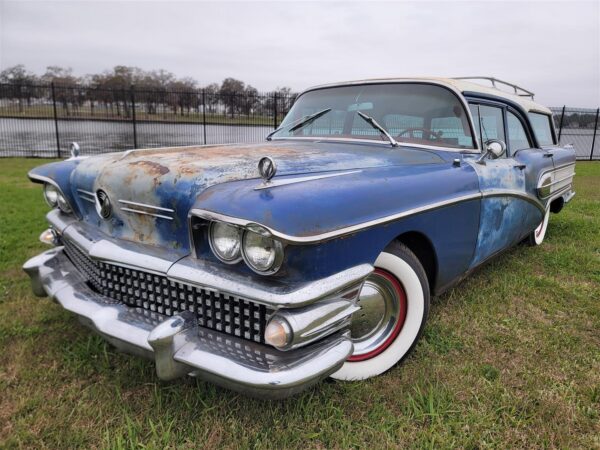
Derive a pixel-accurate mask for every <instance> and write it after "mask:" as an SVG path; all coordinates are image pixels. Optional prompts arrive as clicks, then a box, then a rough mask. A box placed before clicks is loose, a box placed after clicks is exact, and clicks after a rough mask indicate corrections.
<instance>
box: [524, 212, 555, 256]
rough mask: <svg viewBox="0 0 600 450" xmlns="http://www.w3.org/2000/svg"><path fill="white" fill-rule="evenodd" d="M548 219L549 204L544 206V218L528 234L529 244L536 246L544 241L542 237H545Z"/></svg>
mask: <svg viewBox="0 0 600 450" xmlns="http://www.w3.org/2000/svg"><path fill="white" fill-rule="evenodd" d="M549 219H550V206H548V207H547V208H546V213H545V214H544V218H543V219H542V222H541V223H540V224H539V225H538V227H537V228H536V229H535V230H533V231H532V232H531V233H530V234H529V239H528V241H529V245H531V246H534V247H535V246H537V245H541V244H542V242H544V238H545V237H546V230H547V229H548V220H549Z"/></svg>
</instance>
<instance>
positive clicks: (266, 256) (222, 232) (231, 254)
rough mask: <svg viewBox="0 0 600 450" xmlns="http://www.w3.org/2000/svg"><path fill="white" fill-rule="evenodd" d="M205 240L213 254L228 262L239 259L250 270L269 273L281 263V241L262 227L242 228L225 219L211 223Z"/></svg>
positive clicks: (234, 261)
mask: <svg viewBox="0 0 600 450" xmlns="http://www.w3.org/2000/svg"><path fill="white" fill-rule="evenodd" d="M208 242H209V244H210V248H211V250H212V252H213V253H214V255H215V256H216V257H217V258H218V259H219V260H221V261H223V262H224V263H227V264H235V263H237V262H239V261H241V260H242V259H243V260H244V261H245V262H246V264H247V265H248V267H250V268H251V269H252V270H253V271H255V272H257V273H260V274H263V275H269V274H273V273H275V272H277V271H278V270H279V268H280V267H281V263H282V262H283V244H282V243H281V242H280V241H278V240H277V239H275V238H274V237H273V236H271V233H269V231H268V230H267V229H265V228H263V227H260V226H253V227H252V228H242V227H239V226H237V225H233V224H230V223H225V222H212V223H211V224H210V227H209V231H208Z"/></svg>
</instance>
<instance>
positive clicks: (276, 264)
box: [242, 227, 284, 275]
mask: <svg viewBox="0 0 600 450" xmlns="http://www.w3.org/2000/svg"><path fill="white" fill-rule="evenodd" d="M255 228H256V227H254V228H253V229H252V230H249V229H246V230H245V231H244V234H243V236H242V257H243V258H244V262H245V263H246V265H247V266H248V267H249V268H250V269H251V270H253V271H254V272H256V273H258V274H260V275H272V274H274V273H276V272H277V271H279V269H280V268H281V265H282V263H283V258H284V246H283V243H282V242H281V241H280V240H278V239H277V238H275V237H274V236H272V235H271V234H270V233H268V232H263V233H259V232H256V231H255ZM257 231H258V230H257ZM265 231H266V230H265ZM253 237H259V238H261V239H263V240H268V241H270V242H271V244H272V249H273V252H274V254H273V259H272V261H271V262H270V264H269V265H268V266H265V267H258V266H257V265H256V264H255V263H254V262H253V261H252V258H251V256H249V255H248V248H247V241H248V239H249V238H253Z"/></svg>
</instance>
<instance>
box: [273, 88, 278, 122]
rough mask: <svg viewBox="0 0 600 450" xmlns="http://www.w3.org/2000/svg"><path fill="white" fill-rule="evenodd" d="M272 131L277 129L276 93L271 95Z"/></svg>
mask: <svg viewBox="0 0 600 450" xmlns="http://www.w3.org/2000/svg"><path fill="white" fill-rule="evenodd" d="M273 129H274V130H276V129H277V92H275V93H274V94H273Z"/></svg>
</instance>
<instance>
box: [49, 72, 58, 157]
mask: <svg viewBox="0 0 600 450" xmlns="http://www.w3.org/2000/svg"><path fill="white" fill-rule="evenodd" d="M50 90H51V91H52V110H53V111H54V133H55V134H56V157H57V158H60V139H59V137H58V114H57V113H56V93H55V92H54V81H53V82H52V83H50Z"/></svg>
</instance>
